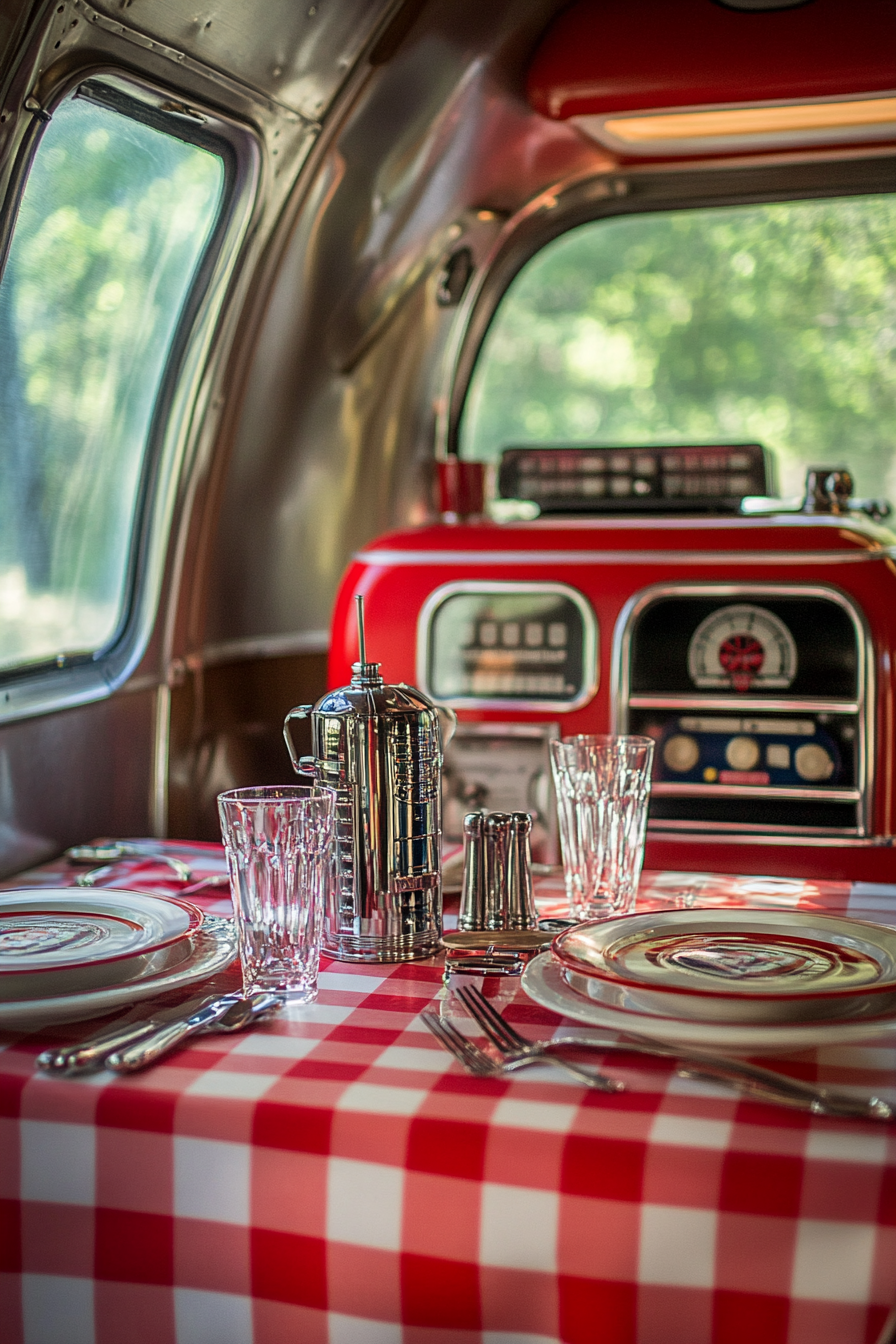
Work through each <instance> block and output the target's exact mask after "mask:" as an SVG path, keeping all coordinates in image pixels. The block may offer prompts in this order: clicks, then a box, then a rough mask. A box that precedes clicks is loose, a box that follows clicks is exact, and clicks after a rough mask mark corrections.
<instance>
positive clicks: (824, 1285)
mask: <svg viewBox="0 0 896 1344" xmlns="http://www.w3.org/2000/svg"><path fill="white" fill-rule="evenodd" d="M166 848H167V851H168V852H169V853H172V854H176V855H178V856H179V857H182V858H185V859H186V860H187V861H188V862H190V863H191V864H192V865H193V867H194V868H195V869H196V871H197V873H198V874H199V875H200V876H202V875H205V874H207V873H213V872H220V871H222V870H223V866H224V865H223V859H222V855H221V851H220V850H219V849H218V848H217V847H215V846H196V845H186V844H177V843H174V842H167V843H166ZM77 871H78V870H75V869H72V868H70V867H68V866H67V865H65V864H64V863H57V864H56V865H48V866H47V867H45V868H43V869H40V870H35V871H34V872H33V873H30V874H27V875H24V876H22V877H19V878H18V879H16V880H15V881H13V882H9V883H7V884H6V885H7V886H15V885H24V884H26V883H27V884H28V885H41V884H48V885H58V884H60V883H62V882H64V883H66V884H67V883H71V882H73V881H74V879H75V877H76V875H77ZM169 876H170V873H169V871H168V870H166V869H165V868H162V867H159V866H154V865H142V866H141V865H137V864H134V865H132V866H125V867H123V868H122V869H120V870H116V883H117V885H119V886H123V887H125V886H126V887H129V888H131V889H139V890H155V891H168V892H173V891H176V890H177V884H176V883H172V882H169V880H168V878H169ZM557 897H558V892H557V890H556V888H552V887H551V886H550V884H542V886H541V889H540V891H539V903H540V905H541V906H542V907H543V908H544V909H549V908H553V907H552V903H553V904H556V902H557ZM195 899H196V900H197V903H198V904H201V905H202V906H203V907H204V908H205V909H206V910H208V911H212V912H214V913H224V912H226V911H228V910H229V903H228V902H223V901H221V900H220V892H217V893H213V895H212V898H211V899H209V898H208V897H206V898H205V899H202V898H201V896H197V897H196V898H195ZM685 900H687V901H688V902H694V903H695V904H697V905H730V904H753V905H762V906H766V907H771V906H774V907H778V908H789V909H794V908H797V907H799V908H801V909H807V908H811V909H821V910H827V911H830V912H838V913H840V912H843V911H848V912H849V913H850V914H856V915H859V916H860V917H865V918H871V919H878V920H881V921H884V922H893V923H896V887H892V888H887V887H874V886H868V885H863V884H854V885H853V886H852V887H850V886H849V885H848V884H844V883H823V882H797V881H791V880H785V879H775V878H767V879H761V878H735V879H732V878H726V877H719V878H714V877H712V876H711V875H705V874H703V875H701V874H697V875H694V874H689V875H687V874H669V873H663V874H659V873H653V874H651V873H647V874H645V875H644V879H643V880H642V885H641V891H640V894H639V904H640V905H642V906H644V907H645V908H651V907H656V906H658V905H668V904H675V903H676V902H678V903H681V902H682V901H685ZM221 983H222V984H227V985H233V984H235V983H236V971H235V969H233V970H231V971H230V972H225V973H224V976H223V977H222V979H221ZM499 1003H500V1006H501V1007H502V1009H503V1010H504V1011H505V1012H506V1014H507V1016H508V1017H509V1018H510V1019H511V1020H512V1021H513V1022H515V1023H516V1024H517V1025H518V1026H519V1027H520V1028H521V1029H522V1030H523V1031H524V1032H527V1033H529V1034H531V1035H533V1036H539V1037H545V1036H549V1035H551V1034H552V1032H555V1031H557V1030H558V1029H559V1028H560V1027H561V1025H562V1023H561V1019H559V1018H558V1017H557V1016H556V1015H554V1014H552V1013H550V1012H548V1011H546V1010H544V1009H541V1008H539V1007H538V1006H536V1005H535V1004H534V1003H532V1002H530V1001H529V1000H528V999H527V998H526V997H525V995H524V994H523V993H522V991H521V990H520V988H519V984H518V981H508V982H504V983H502V985H501V986H500V998H499ZM429 1008H435V1009H436V1010H437V1011H441V1012H442V1013H443V1014H444V1013H448V1014H450V1015H452V1016H455V1015H456V1016H457V1019H458V1020H459V1021H460V1020H462V1013H461V1009H460V1007H459V1005H457V1003H456V1001H455V1000H453V999H451V998H449V997H448V996H447V991H446V989H445V988H444V986H443V984H442V967H441V965H440V963H439V961H438V960H437V959H436V960H432V961H426V962H416V963H405V964H401V965H388V966H356V965H348V964H340V963H338V962H326V961H324V963H323V969H322V973H321V978H320V996H319V998H318V1000H317V1002H316V1003H314V1004H312V1005H309V1006H307V1007H292V1008H290V1009H289V1010H288V1011H287V1012H286V1013H284V1014H283V1015H281V1016H279V1017H277V1018H276V1019H274V1020H272V1021H270V1022H269V1023H266V1024H264V1025H263V1026H261V1027H259V1028H258V1029H257V1030H255V1031H253V1032H251V1033H246V1034H241V1035H234V1036H214V1035H209V1036H205V1037H201V1038H197V1039H196V1040H195V1041H194V1042H193V1043H192V1044H191V1045H190V1046H189V1047H188V1048H187V1049H184V1050H182V1051H181V1052H180V1053H179V1054H177V1055H174V1056H171V1057H170V1058H169V1059H168V1060H167V1061H166V1062H164V1063H162V1064H160V1065H158V1066H157V1067H155V1068H154V1069H151V1070H149V1071H148V1072H146V1073H144V1074H139V1075H135V1076H132V1077H128V1078H119V1077H117V1076H114V1075H112V1074H109V1073H105V1072H104V1073H100V1074H97V1075H94V1076H92V1077H89V1078H86V1079H51V1078H47V1077H45V1076H43V1075H40V1074H37V1073H36V1072H35V1070H34V1058H35V1056H36V1055H37V1054H38V1053H39V1051H40V1050H42V1049H44V1048H46V1046H47V1044H49V1043H51V1042H62V1041H72V1040H77V1039H79V1037H81V1036H83V1035H86V1034H87V1033H88V1031H91V1030H94V1029H95V1026H96V1024H83V1023H78V1024H71V1025H69V1026H66V1027H56V1028H53V1029H49V1028H47V1029H45V1030H44V1031H42V1032H40V1033H33V1034H30V1035H18V1036H11V1035H6V1036H0V1208H2V1231H0V1245H2V1253H0V1339H2V1341H3V1344H119V1342H120V1344H125V1342H126V1344H169V1342H173V1341H177V1342H178V1344H287V1342H289V1344H293V1342H294V1341H298V1342H300V1344H327V1342H329V1344H430V1341H432V1342H433V1344H436V1342H438V1344H474V1341H482V1342H483V1344H552V1342H554V1341H564V1344H586V1342H587V1344H592V1341H595V1340H600V1341H601V1342H602V1344H710V1342H712V1344H745V1342H746V1341H751V1344H753V1342H755V1341H762V1344H874V1341H875V1340H877V1338H878V1336H879V1334H880V1331H881V1329H882V1326H883V1323H884V1320H885V1318H886V1316H887V1313H888V1311H889V1309H890V1307H891V1306H892V1304H893V1303H894V1302H896V1127H883V1126H877V1125H875V1124H872V1123H870V1122H853V1121H843V1120H834V1119H825V1118H821V1117H812V1116H807V1115H803V1114H800V1113H796V1112H793V1111H789V1110H784V1109H781V1108H775V1107H771V1106H768V1105H764V1104H759V1103H756V1102H749V1101H742V1100H739V1099H738V1098H737V1097H735V1096H734V1095H733V1094H732V1093H730V1092H728V1091H726V1090H723V1089H721V1088H717V1087H714V1086H710V1085H706V1084H700V1083H695V1082H689V1081H685V1080H682V1079H679V1078H678V1077H676V1076H675V1074H674V1073H673V1072H672V1069H671V1067H670V1066H669V1065H668V1064H667V1063H665V1062H664V1061H659V1060H657V1061H652V1060H651V1061H646V1062H645V1061H638V1060H636V1059H635V1058H634V1057H632V1056H628V1057H623V1058H621V1059H620V1057H618V1056H615V1055H614V1056H610V1057H608V1061H607V1066H608V1070H609V1071H610V1072H611V1073H615V1074H616V1075H617V1076H619V1077H622V1078H624V1080H625V1082H626V1084H627V1088H628V1090H627V1091H626V1092H625V1093H624V1094H621V1095H615V1096H608V1095H604V1094H602V1093H598V1092H595V1091H591V1090H588V1089H585V1088H580V1087H579V1086H577V1085H576V1084H575V1083H574V1082H573V1081H572V1080H569V1079H566V1078H564V1076H563V1075H562V1074H560V1073H559V1072H558V1073H555V1072H553V1071H551V1070H548V1069H540V1068H539V1069H532V1070H527V1071H526V1073H525V1074H522V1075H517V1076H515V1077H514V1078H513V1079H512V1080H511V1079H508V1080H506V1081H505V1080H491V1079H488V1080H482V1079H477V1078H472V1077H470V1076H468V1075H466V1074H465V1073H464V1072H463V1071H462V1070H461V1069H460V1067H459V1066H458V1065H457V1064H456V1063H455V1062H454V1061H453V1060H452V1059H451V1058H450V1057H449V1056H448V1055H447V1054H446V1053H445V1052H444V1051H443V1050H442V1049H441V1048H440V1046H439V1045H438V1044H437V1042H436V1041H435V1040H434V1039H433V1037H432V1036H431V1035H430V1034H429V1032H428V1031H427V1030H426V1028H425V1026H424V1024H423V1022H422V1021H421V1017H420V1014H421V1013H422V1012H423V1011H424V1010H425V1009H429ZM465 1025H466V1027H467V1029H468V1030H470V1031H471V1033H472V1032H473V1028H472V1024H471V1023H469V1021H466V1023H465ZM776 1067H780V1068H782V1069H787V1070H789V1071H790V1072H792V1073H793V1074H795V1075H798V1076H800V1077H804V1078H819V1079H824V1080H826V1081H830V1082H832V1083H836V1084H838V1085H840V1086H848V1087H854V1088H856V1089H857V1090H867V1091H872V1090H873V1091H878V1092H882V1093H883V1094H884V1095H885V1096H888V1097H889V1098H891V1099H896V1036H894V1037H891V1038H889V1039H878V1040H872V1041H869V1042H868V1043H866V1044H862V1045H861V1046H851V1047H849V1048H843V1047H841V1048H837V1049H834V1048H825V1049H821V1050H818V1051H811V1052H807V1053H804V1054H801V1055H793V1056H788V1057H787V1058H786V1059H783V1060H782V1059H780V1058H779V1059H778V1060H777V1061H776Z"/></svg>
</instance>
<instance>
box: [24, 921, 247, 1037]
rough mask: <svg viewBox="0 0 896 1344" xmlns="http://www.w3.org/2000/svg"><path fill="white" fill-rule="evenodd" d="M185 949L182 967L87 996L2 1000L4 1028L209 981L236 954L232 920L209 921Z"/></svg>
mask: <svg viewBox="0 0 896 1344" xmlns="http://www.w3.org/2000/svg"><path fill="white" fill-rule="evenodd" d="M187 946H188V948H189V954H188V955H187V956H186V957H185V958H184V960H183V961H182V962H180V963H179V964H178V965H176V966H174V967H168V968H167V969H165V970H163V971H161V972H160V973H157V974H153V975H144V976H141V977H140V978H138V979H136V980H132V981H128V982H127V984H118V985H109V986H106V987H105V988H103V989H97V990H93V991H91V992H89V993H83V994H58V995H53V996H51V997H42V998H33V999H17V1000H15V1001H13V1002H0V1030H6V1029H13V1028H16V1029H29V1030H33V1029H36V1028H38V1027H43V1026H46V1025H48V1024H49V1023H51V1022H79V1021H81V1020H82V1019H84V1018H88V1017H102V1016H103V1015H104V1014H105V1013H111V1012H114V1011H115V1009H116V1008H123V1007H125V1006H126V1005H127V1004H129V1003H136V1002H138V1001H139V1000H140V999H150V998H155V997H156V996H157V995H159V994H167V993H168V992H169V991H170V990H174V989H180V988H182V987H183V986H185V985H191V984H193V983H195V981H197V980H205V979H207V978H208V977H209V976H211V975H215V974H216V973H217V972H218V971H222V970H223V969H224V967H225V966H229V965H230V963H231V962H232V961H233V959H234V957H235V956H236V954H237V945H236V935H235V934H234V931H233V927H232V924H231V922H230V921H229V920H225V919H206V921H205V924H204V926H203V927H202V928H201V929H200V930H199V931H198V932H197V933H195V934H194V935H193V936H192V937H191V938H189V939H188V940H187Z"/></svg>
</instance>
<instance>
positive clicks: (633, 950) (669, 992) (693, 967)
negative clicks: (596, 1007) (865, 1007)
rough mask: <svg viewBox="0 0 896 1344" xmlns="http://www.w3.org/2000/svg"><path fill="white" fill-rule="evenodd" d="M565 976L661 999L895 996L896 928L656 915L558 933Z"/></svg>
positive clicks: (755, 913) (784, 913)
mask: <svg viewBox="0 0 896 1344" xmlns="http://www.w3.org/2000/svg"><path fill="white" fill-rule="evenodd" d="M551 952H552V955H553V956H554V957H555V959H556V960H557V961H558V962H559V963H560V965H561V966H562V967H563V969H564V970H565V971H568V972H572V973H574V974H576V975H579V976H588V977H596V978H598V979H600V980H604V981H607V982H609V983H612V984H615V985H617V986H621V987H624V988H626V989H629V990H633V991H641V992H645V991H646V992H649V993H660V994H662V995H663V996H664V997H665V998H668V999H669V1000H670V1001H671V1000H673V999H675V998H679V997H680V998H693V999H695V1000H696V999H699V1000H702V1001H710V1000H718V1001H721V1002H725V1001H728V1002H732V1003H740V1004H741V1005H743V1006H744V1008H745V1009H747V1007H748V1005H750V1004H751V1003H752V1004H754V1005H756V1006H757V1008H759V1007H760V1006H761V1005H762V1004H765V1005H770V1004H772V1003H773V1002H780V1003H786V1002H798V1001H808V1000H822V999H827V998H830V997H833V998H836V999H843V998H848V997H850V996H853V995H855V996H859V997H862V996H867V995H879V994H882V995H886V994H892V993H894V992H896V929H892V928H888V927H886V926H885V925H880V924H871V923H866V922H864V921H862V920H857V919H848V918H846V917H844V916H840V915H824V914H818V913H816V912H814V911H799V910H750V909H735V908H730V909H712V910H709V909H705V910H704V909H699V908H697V909H691V910H661V911H655V912H649V913H644V914H635V915H622V916H619V917H617V918H615V919H607V920H600V921H594V922H591V923H588V924H580V925H577V926H575V927H574V928H571V929H567V930H565V931H564V932H563V933H560V934H558V935H557V937H556V938H555V939H554V942H553V944H552V947H551Z"/></svg>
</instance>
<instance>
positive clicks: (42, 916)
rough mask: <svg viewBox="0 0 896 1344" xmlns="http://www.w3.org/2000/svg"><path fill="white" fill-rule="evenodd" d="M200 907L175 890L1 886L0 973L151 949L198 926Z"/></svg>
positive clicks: (58, 967)
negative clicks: (155, 892)
mask: <svg viewBox="0 0 896 1344" xmlns="http://www.w3.org/2000/svg"><path fill="white" fill-rule="evenodd" d="M201 924H202V912H201V911H200V910H198V909H197V907H196V906H195V905H191V904H190V903H189V902H188V901H182V900H178V899H177V898H176V897H173V896H153V895H150V894H149V893H148V892H141V891H114V890H110V889H109V888H108V887H104V888H103V890H102V891H96V890H93V889H82V888H80V887H43V888H41V889H39V890H35V888H33V887H30V888H26V889H19V890H12V891H2V892H0V976H7V975H10V976H15V977H16V978H17V979H19V978H20V977H22V976H25V975H32V974H36V975H43V974H45V973H47V972H55V971H62V970H67V969H71V968H74V967H83V966H97V965H100V964H101V963H104V962H114V961H119V960H121V959H123V958H125V957H140V956H146V955H147V953H150V952H157V951H158V950H159V949H160V948H162V947H166V946H167V945H168V944H169V943H173V942H176V941H177V939H179V938H185V937H186V936H187V935H188V934H191V933H195V932H196V930H197V929H199V927H200V926H201Z"/></svg>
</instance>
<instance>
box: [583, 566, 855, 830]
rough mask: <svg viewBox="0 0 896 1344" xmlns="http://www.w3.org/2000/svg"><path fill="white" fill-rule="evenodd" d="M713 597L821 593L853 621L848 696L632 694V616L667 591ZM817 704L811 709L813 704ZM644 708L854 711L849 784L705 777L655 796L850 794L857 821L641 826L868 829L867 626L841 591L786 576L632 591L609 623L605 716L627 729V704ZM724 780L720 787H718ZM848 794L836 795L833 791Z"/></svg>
mask: <svg viewBox="0 0 896 1344" xmlns="http://www.w3.org/2000/svg"><path fill="white" fill-rule="evenodd" d="M676 597H679V598H694V597H707V598H720V599H722V600H725V599H750V600H761V599H762V598H763V597H764V598H766V599H771V598H776V597H793V598H820V599H823V600H824V601H827V602H833V603H834V604H835V605H836V606H839V607H840V608H841V610H843V611H844V612H845V613H846V615H847V616H848V617H849V619H850V622H851V623H852V627H853V630H854V632H855V638H856V655H857V666H856V691H857V696H856V698H855V699H850V700H836V699H835V700H831V701H827V700H810V699H801V698H800V697H797V696H794V697H793V698H789V697H787V696H775V697H774V698H773V699H772V698H771V697H769V698H768V699H763V700H762V701H757V700H756V699H755V698H753V699H748V698H746V697H744V698H743V699H735V698H734V697H732V696H712V695H699V694H697V695H693V696H691V695H688V696H663V695H656V696H651V695H644V694H639V695H637V696H632V695H631V693H630V670H631V643H632V636H633V633H634V625H635V621H636V620H637V618H638V617H639V616H640V615H641V614H642V613H643V612H644V611H646V609H647V608H648V607H650V606H652V605H653V604H654V603H655V602H658V601H660V600H663V599H666V598H676ZM816 706H817V709H816V708H815V707H816ZM633 708H635V709H636V708H643V709H679V708H686V709H702V710H708V711H710V712H714V713H718V712H719V711H721V710H725V709H734V708H739V709H740V710H741V712H743V711H747V712H751V711H753V712H755V711H757V710H762V711H766V712H768V711H772V710H775V711H777V712H781V711H782V710H794V711H796V710H802V711H803V712H822V713H831V714H854V715H855V717H856V720H857V733H856V785H855V788H854V789H849V790H830V791H827V792H825V791H824V790H823V789H822V788H815V789H800V788H790V787H786V788H785V787H779V788H774V787H771V786H770V787H761V786H755V785H749V786H743V794H737V795H735V793H734V792H733V790H734V789H735V788H736V787H737V786H733V785H732V786H719V785H711V786H707V787H706V788H703V787H702V786H701V785H697V784H691V785H684V784H681V785H675V784H671V785H656V786H654V788H655V792H656V794H657V797H659V796H661V795H665V794H667V793H669V792H674V793H675V794H684V795H685V796H694V797H702V798H713V797H717V798H718V797H723V796H724V797H729V796H730V797H734V796H746V797H750V798H759V797H762V798H781V799H785V798H787V799H799V800H802V801H806V802H812V803H824V802H825V801H830V802H839V801H849V802H853V801H854V802H855V803H856V825H855V826H854V827H837V828H833V827H832V828H830V829H829V828H827V827H815V826H813V827H806V826H794V827H787V828H784V827H782V828H778V827H772V826H768V825H765V824H762V825H755V826H754V825H751V824H750V823H747V822H710V821H701V820H693V821H691V820H680V821H679V820H671V819H670V820H668V821H666V820H662V819H657V820H656V821H648V829H649V830H650V832H651V833H652V834H655V835H657V836H659V835H661V834H662V833H663V832H666V833H671V832H673V831H677V832H678V833H679V834H682V833H688V834H691V835H693V834H694V832H695V831H699V832H701V833H704V832H707V831H709V830H713V831H716V832H718V833H725V834H727V835H730V836H734V835H736V834H738V833H740V834H742V835H746V834H749V835H750V836H751V837H755V842H756V843H760V842H761V841H762V840H763V838H764V837H770V836H771V835H772V834H773V833H776V832H777V833H778V834H781V833H782V832H786V834H788V835H790V836H793V837H794V838H795V837H797V836H799V837H801V838H803V837H807V836H820V835H821V834H826V835H828V836H830V837H831V838H832V840H833V838H834V837H836V836H843V837H846V836H859V837H865V836H867V835H868V827H869V822H870V815H871V798H872V793H873V788H874V768H875V767H874V762H875V749H876V741H875V738H876V728H875V720H874V709H875V684H874V657H873V646H872V642H871V633H870V630H869V629H868V624H867V621H866V619H865V616H864V613H863V612H862V611H861V609H860V608H859V607H858V606H857V605H856V603H855V602H854V601H853V600H852V598H850V597H849V596H848V595H847V594H846V593H844V592H842V591H841V590H840V589H839V588H834V587H832V586H830V585H828V584H792V583H699V582H698V583H687V582H681V583H657V584H651V585H650V586H649V587H648V588H642V589H641V591H640V592H638V593H634V594H633V595H632V596H631V597H630V598H629V600H628V601H627V602H626V604H625V606H624V607H623V608H622V610H621V611H620V613H619V616H618V618H617V621H616V625H615V627H614V630H613V643H612V650H611V655H610V724H611V732H614V733H625V732H628V724H629V710H630V709H633ZM722 788H725V790H726V791H725V792H724V793H723V792H722ZM841 794H843V795H848V797H843V798H841V797H840V795H841Z"/></svg>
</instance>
